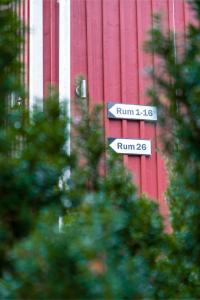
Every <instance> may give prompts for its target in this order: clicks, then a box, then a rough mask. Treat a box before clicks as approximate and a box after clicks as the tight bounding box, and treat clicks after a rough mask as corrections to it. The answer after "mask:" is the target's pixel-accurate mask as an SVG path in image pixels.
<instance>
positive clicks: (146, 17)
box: [137, 0, 155, 197]
mask: <svg viewBox="0 0 200 300" xmlns="http://www.w3.org/2000/svg"><path fill="white" fill-rule="evenodd" d="M151 26H152V19H151V1H146V0H137V30H138V76H139V104H140V105H145V104H147V103H148V102H149V99H148V98H147V96H146V91H147V88H148V87H149V85H150V80H149V77H148V76H147V74H145V68H146V67H147V66H151V65H152V57H151V56H150V55H148V54H146V53H144V51H143V44H144V41H146V39H147V31H148V30H149V28H151ZM154 131H155V128H154V125H151V124H150V125H148V124H146V123H145V122H144V121H140V138H142V139H145V138H148V139H151V140H152V138H153V137H154V136H155V133H154ZM154 153H155V141H154V140H152V156H151V157H144V156H142V157H141V192H145V193H148V194H149V195H150V196H151V197H152V196H154V195H155V193H154V186H155V182H154V181H153V180H155V167H154V165H153V162H154V161H155V154H154Z"/></svg>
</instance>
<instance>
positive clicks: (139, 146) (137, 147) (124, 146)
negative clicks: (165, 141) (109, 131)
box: [108, 138, 151, 155]
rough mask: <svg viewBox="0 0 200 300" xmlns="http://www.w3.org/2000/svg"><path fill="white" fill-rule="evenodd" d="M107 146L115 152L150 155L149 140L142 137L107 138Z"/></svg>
mask: <svg viewBox="0 0 200 300" xmlns="http://www.w3.org/2000/svg"><path fill="white" fill-rule="evenodd" d="M108 143H109V146H110V147H111V148H112V149H113V150H114V151H115V152H117V153H120V154H129V155H151V141H150V140H142V139H137V140H136V139H123V138H122V139H121V138H119V139H118V138H109V139H108Z"/></svg>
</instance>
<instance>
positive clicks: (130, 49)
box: [120, 0, 140, 187]
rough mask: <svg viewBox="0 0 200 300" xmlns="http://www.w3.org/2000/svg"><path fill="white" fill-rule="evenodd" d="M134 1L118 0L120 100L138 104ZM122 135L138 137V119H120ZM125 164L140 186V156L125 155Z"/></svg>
mask: <svg viewBox="0 0 200 300" xmlns="http://www.w3.org/2000/svg"><path fill="white" fill-rule="evenodd" d="M136 17H137V15H136V1H135V0H126V1H120V34H121V86H122V102H123V103H129V104H138V100H139V96H138V93H139V91H138V61H137V46H138V45H137V26H136V25H137V20H136ZM122 123H123V124H122V135H123V137H126V138H138V137H139V122H138V121H126V120H124V121H122ZM126 157H127V160H126V161H125V166H126V167H127V168H128V169H129V171H130V172H131V173H132V174H133V180H134V182H135V183H136V185H137V186H138V187H139V186H140V158H139V157H138V156H126Z"/></svg>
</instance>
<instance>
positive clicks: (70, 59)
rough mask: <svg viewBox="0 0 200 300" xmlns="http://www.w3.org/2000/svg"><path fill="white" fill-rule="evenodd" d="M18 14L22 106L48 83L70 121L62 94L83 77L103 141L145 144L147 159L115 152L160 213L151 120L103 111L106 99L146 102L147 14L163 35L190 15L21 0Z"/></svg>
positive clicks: (143, 7) (79, 0)
mask: <svg viewBox="0 0 200 300" xmlns="http://www.w3.org/2000/svg"><path fill="white" fill-rule="evenodd" d="M19 13H20V15H21V16H22V18H23V19H24V20H25V22H26V23H27V24H28V25H29V26H30V34H27V36H26V46H25V51H24V57H23V59H24V61H25V66H26V83H27V87H28V90H29V105H30V107H31V106H32V105H33V104H34V103H36V102H37V103H41V106H42V102H41V100H40V98H42V97H43V95H45V94H46V91H47V86H48V84H49V83H50V84H55V85H57V87H58V88H59V91H60V98H61V100H62V99H64V98H66V99H68V104H69V108H70V107H71V109H70V111H71V115H72V117H73V114H74V111H73V110H74V109H73V105H70V104H71V103H70V100H69V99H70V93H71V95H73V94H74V79H75V77H76V76H77V75H80V74H81V75H83V76H84V77H85V79H86V81H87V84H88V89H89V95H90V105H91V106H92V105H94V104H96V103H98V104H99V103H100V104H104V105H105V114H104V126H105V135H106V137H105V138H107V137H113V138H129V139H147V140H150V141H151V143H152V150H151V155H148V156H144V155H123V159H124V164H125V165H126V166H127V168H128V169H129V170H130V171H131V173H132V174H133V177H134V181H135V182H136V184H137V186H138V188H139V190H140V191H141V192H144V193H147V194H148V196H150V197H151V198H153V199H156V200H157V201H158V202H159V204H160V210H161V212H162V214H163V215H166V214H167V205H166V202H165V198H164V194H163V193H164V191H165V188H166V171H165V167H164V162H163V158H162V157H161V155H160V153H159V151H158V138H157V137H158V135H159V128H158V126H157V124H156V122H146V121H144V120H135V121H134V120H126V119H121V120H116V119H108V117H107V109H106V106H107V103H108V102H117V103H123V104H137V105H147V104H148V102H149V99H148V98H147V96H146V90H147V88H148V87H149V86H150V85H151V82H150V79H149V78H148V76H147V72H146V71H145V68H147V67H148V66H155V65H156V58H155V57H153V56H150V55H147V54H145V52H144V51H143V43H144V41H145V40H146V39H147V32H148V30H149V29H150V28H151V26H152V14H154V13H160V14H161V15H162V19H163V26H164V27H165V28H166V30H168V29H171V30H172V31H173V32H174V34H178V33H179V32H184V31H185V28H186V24H187V23H188V22H189V21H191V20H192V18H193V16H192V12H191V10H190V8H189V6H188V4H187V1H184V0H71V1H70V0H21V6H20V7H19ZM174 36H175V35H174ZM175 39H176V38H175ZM158 118H159V116H158Z"/></svg>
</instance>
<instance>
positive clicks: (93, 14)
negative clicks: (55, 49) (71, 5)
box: [86, 0, 104, 106]
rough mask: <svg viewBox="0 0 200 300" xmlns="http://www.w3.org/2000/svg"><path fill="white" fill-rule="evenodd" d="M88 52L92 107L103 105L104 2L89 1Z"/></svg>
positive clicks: (87, 9) (87, 7)
mask: <svg viewBox="0 0 200 300" xmlns="http://www.w3.org/2000/svg"><path fill="white" fill-rule="evenodd" d="M86 4H87V5H86V11H87V52H88V56H87V57H88V61H87V63H88V83H89V95H90V101H91V102H90V105H91V106H93V105H94V104H103V101H104V99H103V47H102V30H103V24H102V1H100V0H96V1H93V0H87V2H86Z"/></svg>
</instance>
